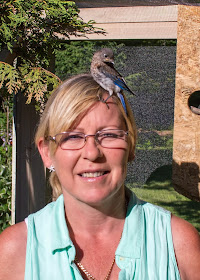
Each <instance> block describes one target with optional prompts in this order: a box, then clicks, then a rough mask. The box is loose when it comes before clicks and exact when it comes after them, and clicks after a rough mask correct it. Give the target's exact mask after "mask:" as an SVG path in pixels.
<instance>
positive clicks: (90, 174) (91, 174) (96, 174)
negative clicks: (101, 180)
mask: <svg viewBox="0 0 200 280" xmlns="http://www.w3.org/2000/svg"><path fill="white" fill-rule="evenodd" d="M106 173H108V172H105V171H104V172H84V173H82V174H80V176H81V177H83V178H96V177H100V176H103V175H104V174H106Z"/></svg>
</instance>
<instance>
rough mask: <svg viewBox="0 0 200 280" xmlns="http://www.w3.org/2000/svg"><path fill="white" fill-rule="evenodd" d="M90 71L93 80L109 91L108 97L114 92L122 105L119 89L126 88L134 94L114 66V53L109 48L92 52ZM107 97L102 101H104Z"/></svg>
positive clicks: (122, 100)
mask: <svg viewBox="0 0 200 280" xmlns="http://www.w3.org/2000/svg"><path fill="white" fill-rule="evenodd" d="M90 71H91V74H92V76H93V78H94V80H95V81H96V82H97V83H98V84H100V86H101V87H102V88H104V89H105V90H107V91H108V92H109V96H108V98H110V97H111V96H112V95H113V94H116V95H117V96H118V97H119V98H120V100H121V102H122V105H123V106H124V104H123V102H124V99H123V95H122V94H121V91H122V90H126V91H128V92H130V93H132V94H133V95H135V94H134V93H133V92H132V91H131V90H130V89H129V87H128V86H127V85H126V82H125V80H124V78H123V77H122V75H120V74H119V72H118V71H117V70H116V69H115V68H114V54H113V51H112V50H111V49H109V48H103V49H101V50H99V51H97V52H95V53H94V55H93V58H92V63H91V68H90ZM108 98H106V100H102V101H103V102H106V101H107V100H108Z"/></svg>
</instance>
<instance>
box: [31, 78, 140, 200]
mask: <svg viewBox="0 0 200 280" xmlns="http://www.w3.org/2000/svg"><path fill="white" fill-rule="evenodd" d="M104 93H105V90H104V89H103V88H102V87H101V86H100V85H99V84H98V83H97V82H95V81H94V79H93V78H92V76H91V75H89V74H81V75H76V76H74V77H72V78H70V79H68V80H66V81H64V82H63V83H62V84H61V85H60V86H59V87H58V88H57V89H56V90H55V91H54V92H53V93H52V95H51V96H50V98H49V100H48V101H47V104H46V106H45V110H44V112H43V114H42V117H41V119H40V123H39V125H38V128H37V132H36V136H35V143H36V145H38V142H39V139H41V138H43V139H45V140H46V139H47V137H48V136H50V135H51V136H54V135H56V134H57V133H60V132H63V131H67V130H69V129H71V128H73V127H75V126H76V124H78V122H79V121H80V120H81V119H82V117H83V116H84V114H86V113H87V111H88V110H89V109H90V108H91V106H92V105H94V104H95V103H97V102H99V98H100V97H101V96H103V94H104ZM112 98H113V100H114V101H115V103H116V104H117V105H118V107H119V109H120V111H121V113H122V117H123V118H124V120H125V123H126V125H127V130H128V131H129V132H130V137H129V139H130V140H129V149H130V150H129V155H130V156H129V159H130V160H131V159H132V158H133V155H134V150H135V144H136V125H135V121H134V117H133V113H132V110H131V108H130V105H129V104H128V102H127V99H126V97H125V96H124V99H125V103H126V108H127V114H126V113H125V111H124V108H123V106H122V104H121V101H120V100H119V98H118V97H116V96H113V97H112ZM49 149H50V152H51V154H52V155H53V154H54V153H55V151H56V149H57V145H56V144H55V143H54V142H53V141H49ZM50 184H51V186H52V188H53V196H55V197H56V198H57V197H58V196H59V195H60V194H61V193H62V188H61V184H60V182H59V179H58V176H57V174H56V172H52V173H51V175H50Z"/></svg>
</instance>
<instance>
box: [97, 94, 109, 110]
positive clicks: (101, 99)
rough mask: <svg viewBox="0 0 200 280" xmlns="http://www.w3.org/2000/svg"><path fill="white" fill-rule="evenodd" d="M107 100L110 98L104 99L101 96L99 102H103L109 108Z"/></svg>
mask: <svg viewBox="0 0 200 280" xmlns="http://www.w3.org/2000/svg"><path fill="white" fill-rule="evenodd" d="M107 100H108V98H106V99H103V98H102V97H101V96H99V101H101V102H102V103H104V104H106V106H107V107H108V108H109V106H108V104H107V102H106V101H107Z"/></svg>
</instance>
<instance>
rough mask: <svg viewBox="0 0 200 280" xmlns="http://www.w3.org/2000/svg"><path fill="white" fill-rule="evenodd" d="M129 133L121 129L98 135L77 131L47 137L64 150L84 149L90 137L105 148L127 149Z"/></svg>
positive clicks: (100, 132) (103, 131)
mask: <svg viewBox="0 0 200 280" xmlns="http://www.w3.org/2000/svg"><path fill="white" fill-rule="evenodd" d="M128 134H129V132H128V131H124V130H120V129H103V130H100V131H97V133H96V134H84V133H82V132H77V131H66V132H61V133H58V134H56V135H55V136H53V137H52V136H49V137H47V140H52V141H54V142H55V143H56V144H57V145H59V146H60V148H61V149H62V150H78V149H82V148H83V147H84V146H85V144H86V141H87V138H88V137H94V139H95V141H96V143H97V144H99V145H101V146H102V147H104V148H125V142H126V141H127V137H128Z"/></svg>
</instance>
